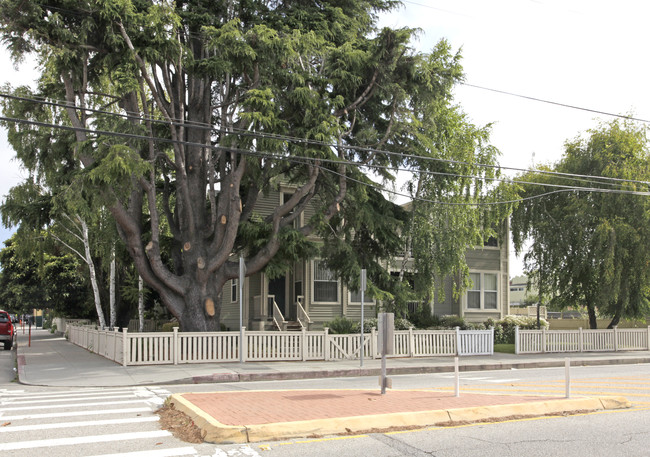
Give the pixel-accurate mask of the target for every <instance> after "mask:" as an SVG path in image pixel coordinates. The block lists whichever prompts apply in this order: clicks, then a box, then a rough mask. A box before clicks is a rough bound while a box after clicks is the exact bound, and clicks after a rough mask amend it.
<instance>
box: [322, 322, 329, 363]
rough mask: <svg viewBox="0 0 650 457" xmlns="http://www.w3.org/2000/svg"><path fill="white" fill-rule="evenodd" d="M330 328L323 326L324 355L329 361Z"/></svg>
mask: <svg viewBox="0 0 650 457" xmlns="http://www.w3.org/2000/svg"><path fill="white" fill-rule="evenodd" d="M328 332H329V328H327V327H325V328H323V357H324V358H325V361H326V362H327V361H328V360H329V359H330V339H329V335H328Z"/></svg>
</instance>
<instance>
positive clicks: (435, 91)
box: [0, 0, 473, 330]
mask: <svg viewBox="0 0 650 457" xmlns="http://www.w3.org/2000/svg"><path fill="white" fill-rule="evenodd" d="M395 6H397V2H395V1H393V0H345V1H343V0H325V1H319V2H315V1H313V0H284V1H283V0H178V1H176V2H174V3H172V2H167V1H153V0H121V1H104V0H74V1H73V0H53V1H48V0H46V1H43V2H38V3H36V2H23V1H22V0H1V1H0V33H1V34H2V39H3V40H4V41H5V42H6V43H8V45H9V46H10V48H11V50H12V52H13V54H14V56H15V57H16V58H20V57H21V56H22V55H23V54H24V53H26V52H36V53H37V54H38V55H39V57H40V59H41V60H40V62H41V65H42V67H41V69H42V76H41V79H40V85H39V89H38V91H37V93H35V94H30V95H29V97H28V98H38V99H39V100H40V99H44V100H47V101H48V102H52V104H50V105H47V106H44V105H42V104H40V103H25V102H24V101H14V102H11V103H9V105H11V106H9V107H7V110H6V112H7V111H9V112H11V113H13V114H14V116H15V117H19V118H26V119H29V120H31V121H34V122H38V123H36V124H31V125H30V124H25V123H19V124H14V123H13V122H12V121H10V122H8V123H7V125H8V127H9V128H10V129H11V132H10V141H11V142H12V144H13V145H14V147H15V148H16V149H17V151H20V152H19V155H21V154H24V155H26V156H27V157H26V159H22V160H23V162H27V163H29V164H31V168H30V169H37V168H38V164H39V159H36V158H35V157H40V160H41V161H42V163H45V162H46V161H50V162H51V160H52V159H51V158H48V157H46V155H44V154H42V153H41V155H40V156H38V150H39V148H40V150H41V151H45V150H49V149H55V150H56V151H57V152H60V153H61V155H62V157H61V160H60V161H59V162H57V163H58V165H57V164H51V165H48V168H52V167H54V168H57V167H58V168H59V169H60V168H61V166H62V165H61V164H66V165H67V164H70V165H71V168H70V169H69V170H67V171H69V172H70V173H69V174H67V176H68V178H69V183H70V185H68V184H66V185H65V188H64V187H62V186H61V184H62V183H56V184H54V182H53V181H52V180H50V182H47V183H46V185H47V187H49V188H50V189H52V186H54V185H55V187H54V188H55V189H56V191H55V192H52V194H53V196H54V197H60V195H58V194H60V193H61V192H64V193H65V194H66V196H65V198H64V199H63V200H64V201H65V202H66V203H65V205H64V207H65V208H70V207H72V208H74V209H75V210H77V209H79V208H99V207H103V206H105V207H106V208H108V209H109V210H110V212H111V214H112V216H113V218H114V220H115V222H116V223H117V227H118V231H119V234H120V236H121V238H122V239H123V241H124V243H125V244H126V247H127V249H128V252H129V253H130V255H131V257H132V259H133V261H134V264H135V266H136V268H137V270H138V272H139V274H140V275H141V276H142V278H143V279H144V280H145V281H146V283H147V284H148V285H149V286H150V287H151V288H152V289H154V290H155V291H156V292H157V293H158V294H159V296H160V298H161V300H162V301H163V302H164V303H165V304H166V306H167V307H168V308H169V310H170V311H171V312H172V313H173V314H174V315H175V316H176V317H177V318H178V319H179V321H180V324H181V328H182V329H183V330H212V329H215V328H218V323H219V312H220V310H219V303H220V300H219V299H218V296H219V294H220V292H221V289H222V287H223V285H224V284H225V283H226V281H228V280H229V279H231V278H235V277H236V276H237V274H238V265H237V261H236V259H235V257H236V256H239V255H242V256H244V257H245V261H246V271H247V274H248V275H251V274H254V273H256V272H259V271H261V270H263V269H266V270H267V271H268V272H270V273H273V271H276V270H277V269H279V268H285V266H286V265H287V264H289V262H290V261H292V260H295V259H297V258H301V257H305V256H307V255H310V254H312V253H313V245H312V244H311V243H309V242H308V238H307V237H308V236H309V235H311V234H318V235H320V236H321V237H322V238H323V239H325V240H326V241H327V240H328V239H329V240H339V239H341V238H342V237H344V236H345V237H347V236H351V237H354V239H355V240H356V244H355V243H354V242H350V243H348V246H352V247H354V246H356V248H354V249H350V250H349V251H350V254H351V255H349V256H346V257H345V259H343V261H342V262H339V263H338V264H337V265H333V266H334V267H336V268H337V269H338V270H340V271H341V273H342V274H344V275H347V277H350V276H351V274H352V273H353V272H355V271H358V269H359V268H360V267H361V266H366V267H367V266H368V265H369V264H370V265H372V266H374V267H375V268H374V269H373V271H374V277H375V279H376V283H377V284H382V281H381V278H386V275H385V273H386V272H385V270H382V269H381V268H380V267H379V263H378V259H380V258H388V257H390V256H391V255H392V254H394V252H396V250H397V249H399V248H400V242H399V229H400V227H401V225H402V222H403V220H404V213H403V211H401V209H400V208H399V207H397V206H396V205H393V204H389V203H388V202H386V201H385V200H384V197H383V196H382V195H381V193H379V192H376V191H373V190H371V188H369V187H368V185H369V184H371V182H370V180H369V179H368V178H367V177H366V175H365V174H364V173H363V171H364V170H368V169H373V170H378V173H379V175H380V176H381V177H382V179H388V180H390V179H392V175H391V172H390V169H391V168H393V167H396V166H398V165H406V166H414V167H416V168H417V167H419V166H422V167H425V168H426V167H428V166H431V163H432V162H429V161H419V160H418V157H423V156H427V157H429V158H435V157H436V156H437V155H438V153H439V151H438V150H435V149H432V148H430V147H427V146H426V144H427V143H426V142H424V143H423V141H422V139H423V138H429V137H432V136H434V135H435V133H436V128H437V122H434V117H433V116H434V115H435V112H433V111H432V109H431V107H434V106H437V107H440V106H444V105H445V104H447V103H449V102H450V99H451V93H450V91H451V88H452V86H453V84H454V82H456V81H458V80H459V79H460V78H461V76H462V74H461V67H460V64H459V60H458V59H459V57H458V56H457V55H453V54H452V53H451V50H450V47H449V45H448V44H447V43H446V42H444V41H442V42H441V43H439V44H438V45H437V46H436V48H435V49H434V50H433V51H432V52H431V53H430V54H420V53H416V52H414V51H413V50H412V49H411V48H410V47H409V43H410V40H411V39H412V38H413V36H414V34H415V31H414V30H409V29H400V30H391V29H383V30H378V29H377V28H376V26H375V24H376V15H377V14H378V13H380V12H383V11H388V10H390V9H391V8H393V7H395ZM59 101H61V102H59ZM49 124H56V125H57V126H60V127H67V128H68V129H69V130H57V129H50V128H48V127H47V125H49ZM115 132H117V134H116V133H115ZM29 138H37V139H38V141H35V142H33V143H32V144H28V141H26V140H27V139H29ZM414 156H415V157H414ZM363 167H371V168H363ZM376 167H382V168H376ZM280 181H282V182H285V183H289V184H291V185H293V186H295V193H294V194H293V195H292V196H291V198H289V199H288V200H287V201H285V202H284V204H282V205H281V206H278V207H277V208H275V210H274V211H273V212H272V214H270V215H268V216H265V217H260V216H259V215H258V214H256V212H255V208H256V203H257V202H258V199H259V197H260V196H261V195H263V194H264V193H266V192H268V191H269V190H271V189H273V188H274V186H277V185H278V183H279V182H280ZM72 189H74V190H72ZM308 205H315V206H316V207H317V208H318V210H317V212H316V216H314V217H313V218H311V219H310V220H308V221H306V224H305V225H304V226H302V227H295V226H294V220H296V218H298V217H299V215H300V214H301V213H302V212H303V211H304V209H305V208H306V207H307V206H308ZM54 207H56V205H54ZM16 220H21V218H20V217H16ZM360 240H361V241H364V242H360ZM472 241H473V240H472ZM334 244H336V243H334ZM330 245H331V243H330ZM369 245H371V246H372V249H367V246H369ZM339 252H340V250H339ZM335 263H336V262H335Z"/></svg>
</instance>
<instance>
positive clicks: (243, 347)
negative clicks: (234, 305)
mask: <svg viewBox="0 0 650 457" xmlns="http://www.w3.org/2000/svg"><path fill="white" fill-rule="evenodd" d="M239 334H240V336H241V338H240V339H241V341H240V342H239V350H240V351H241V353H240V354H239V359H240V360H241V361H242V362H245V361H246V356H247V355H248V336H247V335H246V327H242V328H241V332H240V333H239Z"/></svg>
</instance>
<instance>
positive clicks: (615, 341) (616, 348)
mask: <svg viewBox="0 0 650 457" xmlns="http://www.w3.org/2000/svg"><path fill="white" fill-rule="evenodd" d="M617 351H618V325H615V326H614V352H617Z"/></svg>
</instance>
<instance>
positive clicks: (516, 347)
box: [493, 325, 520, 355]
mask: <svg viewBox="0 0 650 457" xmlns="http://www.w3.org/2000/svg"><path fill="white" fill-rule="evenodd" d="M493 331H494V329H493ZM493 335H494V333H493ZM519 351H520V347H519V326H518V325H515V354H517V355H518V354H519Z"/></svg>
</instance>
